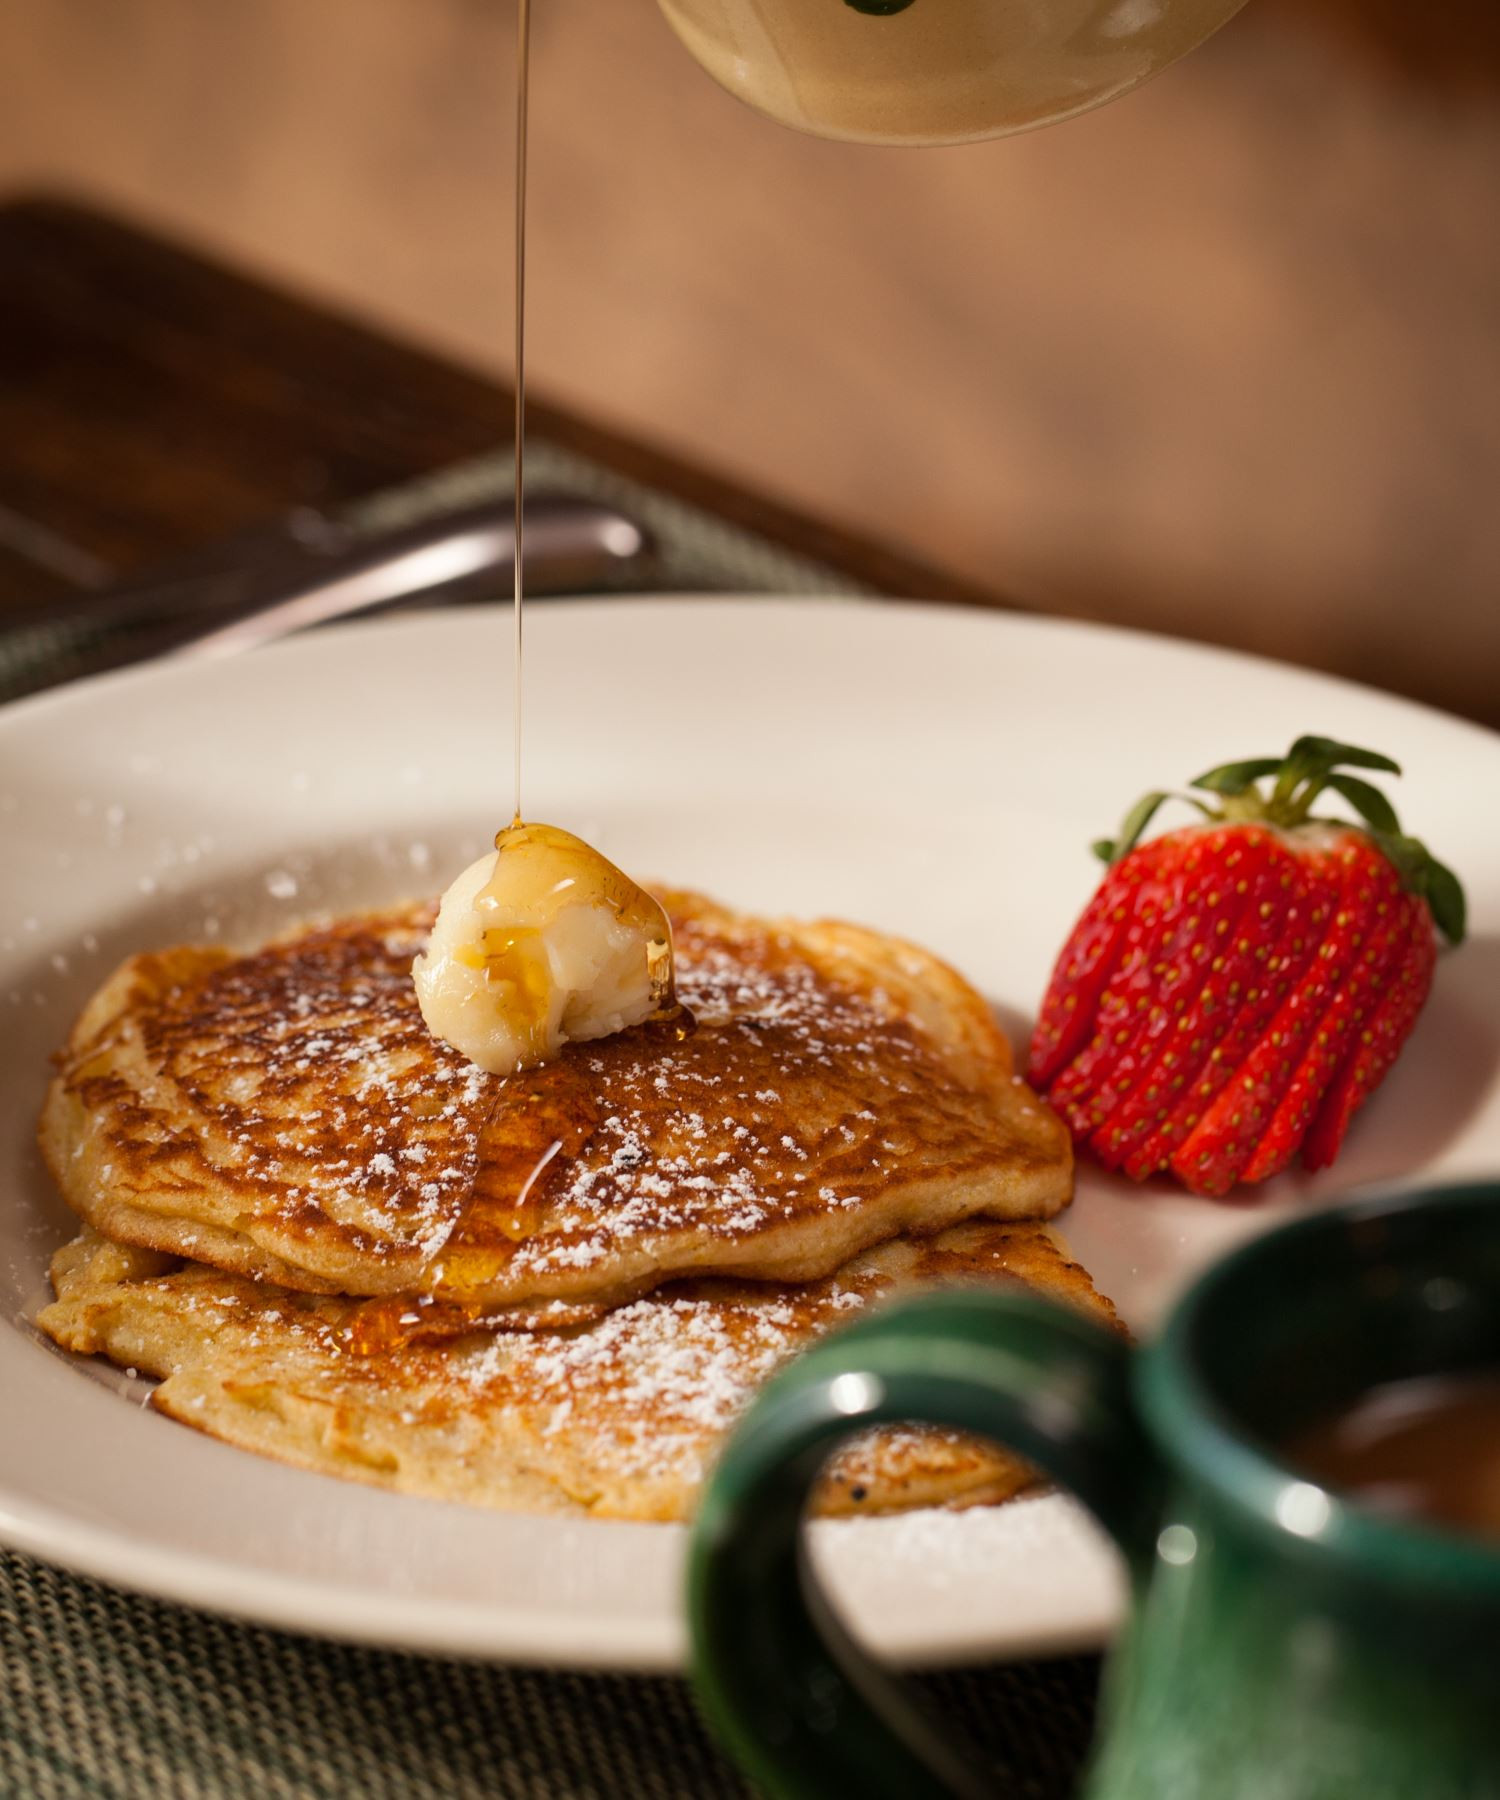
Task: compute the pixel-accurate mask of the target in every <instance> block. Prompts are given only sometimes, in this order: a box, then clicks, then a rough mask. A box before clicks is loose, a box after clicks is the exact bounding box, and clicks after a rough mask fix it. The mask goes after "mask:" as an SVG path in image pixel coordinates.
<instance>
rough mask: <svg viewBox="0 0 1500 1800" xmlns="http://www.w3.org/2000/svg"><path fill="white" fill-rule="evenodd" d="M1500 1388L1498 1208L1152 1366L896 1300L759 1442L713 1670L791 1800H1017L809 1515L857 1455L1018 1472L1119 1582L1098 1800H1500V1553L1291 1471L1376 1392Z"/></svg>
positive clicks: (1378, 1235) (789, 1398) (1256, 1272)
mask: <svg viewBox="0 0 1500 1800" xmlns="http://www.w3.org/2000/svg"><path fill="white" fill-rule="evenodd" d="M1481 1368H1490V1369H1497V1368H1500V1184H1495V1183H1491V1184H1487V1185H1483V1186H1467V1187H1450V1188H1444V1189H1440V1190H1436V1191H1432V1192H1428V1193H1425V1194H1411V1195H1406V1196H1397V1197H1386V1198H1375V1199H1371V1200H1368V1201H1365V1202H1363V1203H1360V1204H1356V1205H1353V1206H1350V1207H1347V1208H1342V1209H1340V1210H1338V1211H1336V1212H1327V1213H1320V1214H1316V1215H1314V1216H1312V1217H1309V1218H1305V1219H1302V1220H1299V1221H1298V1222H1297V1223H1295V1224H1293V1225H1289V1226H1286V1227H1284V1228H1282V1229H1280V1230H1277V1231H1274V1232H1271V1233H1269V1234H1267V1235H1266V1236H1264V1237H1262V1238H1260V1239H1258V1240H1256V1241H1255V1242H1253V1243H1251V1244H1250V1245H1248V1246H1247V1247H1245V1248H1243V1249H1241V1250H1239V1251H1237V1252H1236V1253H1235V1254H1234V1255H1232V1256H1230V1257H1229V1258H1227V1259H1226V1260H1225V1261H1223V1262H1221V1263H1220V1264H1218V1265H1217V1266H1216V1267H1214V1268H1213V1269H1211V1270H1210V1271H1209V1272H1208V1273H1207V1274H1206V1275H1204V1276H1203V1277H1202V1278H1201V1279H1200V1280H1199V1281H1198V1282H1197V1283H1196V1285H1195V1286H1194V1287H1193V1288H1192V1289H1191V1291H1190V1292H1189V1293H1188V1294H1187V1295H1186V1297H1185V1298H1184V1299H1183V1300H1182V1301H1181V1302H1180V1304H1179V1305H1178V1307H1177V1309H1176V1311H1175V1313H1174V1314H1173V1316H1172V1318H1171V1319H1170V1321H1169V1322H1168V1324H1167V1326H1166V1329H1165V1330H1164V1331H1163V1332H1162V1334H1161V1336H1160V1337H1159V1338H1157V1339H1156V1341H1155V1342H1153V1343H1150V1344H1148V1345H1146V1346H1144V1347H1142V1348H1132V1347H1131V1346H1129V1345H1128V1344H1126V1343H1124V1342H1123V1341H1121V1340H1120V1339H1119V1338H1117V1337H1115V1336H1113V1335H1111V1334H1109V1333H1107V1332H1105V1331H1103V1330H1102V1329H1100V1328H1099V1327H1098V1326H1096V1325H1094V1324H1092V1323H1090V1322H1089V1321H1088V1320H1086V1319H1084V1318H1082V1317H1080V1316H1077V1315H1074V1314H1071V1313H1068V1312H1065V1311H1062V1310H1060V1309H1058V1308H1056V1307H1053V1306H1050V1305H1047V1304H1044V1303H1041V1302H1038V1301H1035V1300H1031V1299H1028V1298H1025V1297H1020V1296H1018V1297H1014V1298H1012V1297H1007V1296H1006V1295H1003V1294H998V1293H983V1292H976V1291H960V1292H948V1293H938V1294H932V1295H930V1296H927V1297H925V1298H919V1299H916V1300H913V1301H911V1302H909V1303H906V1304H902V1305H893V1306H892V1307H890V1308H889V1309H888V1310H886V1311H884V1312H883V1313H878V1314H876V1315H875V1316H874V1317H872V1318H871V1319H869V1320H868V1321H866V1322H864V1323H861V1324H858V1325H855V1326H853V1327H851V1328H850V1329H849V1330H847V1331H845V1332H843V1333H841V1334H839V1335H837V1336H834V1337H831V1338H829V1339H827V1340H826V1341H825V1342H823V1343H822V1344H820V1345H818V1346H817V1347H815V1348H814V1349H812V1350H811V1351H809V1352H808V1353H807V1354H805V1355H804V1356H802V1357H800V1358H799V1359H798V1360H797V1362H796V1363H795V1364H793V1365H792V1366H791V1367H790V1368H789V1369H788V1370H787V1371H786V1372H785V1373H783V1374H782V1375H781V1376H779V1377H778V1378H777V1379H776V1380H775V1381H774V1382H773V1383H772V1384H771V1385H770V1386H769V1387H768V1388H767V1390H766V1392H765V1393H764V1394H763V1395H762V1397H761V1398H760V1399H759V1401H758V1402H757V1403H756V1405H755V1406H754V1407H753V1408H752V1409H751V1411H750V1412H749V1414H748V1415H747V1416H746V1418H745V1420H744V1423H743V1425H742V1426H741V1428H740V1429H739V1431H738V1432H737V1433H736V1435H735V1437H734V1438H733V1440H732V1441H731V1443H730V1444H729V1446H728V1448H727V1450H726V1452H725V1454H724V1456H723V1458H722V1460H721V1462H720V1464H719V1466H718V1469H717V1471H716V1473H715V1475H714V1478H713V1481H712V1482H711V1484H710V1486H709V1488H708V1491H707V1493H706V1495H705V1497H704V1503H703V1507H702V1510H701V1513H700V1516H699V1520H698V1524H697V1528H696V1530H695V1533H694V1537H693V1546H692V1555H691V1565H690V1573H689V1608H690V1614H691V1625H692V1633H693V1655H694V1674H695V1680H696V1683H697V1686H698V1690H699V1694H700V1696H701V1698H702V1701H703V1703H704V1705H705V1707H706V1709H707V1712H708V1715H709V1717H710V1719H711V1720H712V1721H713V1723H714V1724H715V1725H716V1726H717V1728H718V1729H719V1731H720V1732H721V1734H722V1735H723V1737H724V1738H725V1740H726V1741H727V1743H728V1744H729V1745H730V1747H731V1748H732V1749H733V1751H734V1752H735V1753H736V1755H737V1756H738V1757H739V1759H740V1761H741V1762H742V1763H743V1764H744V1766H745V1767H746V1769H747V1770H749V1771H750V1773H751V1774H752V1775H754V1776H755V1777H756V1778H757V1779H758V1780H759V1781H760V1783H761V1784H762V1785H763V1786H764V1788H765V1789H766V1790H767V1792H768V1793H770V1794H773V1795H776V1796H782V1797H786V1800H793V1797H794V1800H833V1797H834V1796H838V1797H842V1796H846V1795H859V1796H860V1797H861V1800H921V1797H924V1796H952V1795H965V1796H969V1795H979V1794H983V1793H988V1792H991V1791H992V1790H991V1789H990V1788H988V1787H987V1785H986V1784H985V1782H984V1781H983V1780H982V1778H981V1777H980V1775H979V1774H978V1773H977V1772H976V1768H975V1765H974V1762H973V1760H972V1759H971V1758H969V1757H966V1756H965V1754H964V1752H963V1750H962V1748H961V1747H960V1746H956V1745H955V1743H954V1739H953V1733H952V1732H951V1731H950V1730H947V1729H946V1728H944V1727H941V1726H940V1725H938V1724H937V1723H935V1722H931V1721H929V1720H927V1719H926V1718H924V1717H923V1716H922V1715H921V1714H920V1713H919V1711H918V1710H917V1708H916V1706H915V1704H914V1702H913V1700H912V1699H911V1698H910V1697H909V1696H908V1695H907V1694H906V1693H905V1691H904V1690H903V1688H902V1686H901V1684H900V1682H899V1681H897V1680H896V1679H895V1678H894V1677H892V1676H891V1675H889V1674H888V1673H886V1672H885V1671H883V1670H882V1669H880V1668H878V1667H877V1666H876V1665H874V1664H873V1663H871V1661H870V1660H869V1659H868V1657H867V1656H866V1655H865V1654H864V1653H863V1652H862V1651H861V1650H859V1649H858V1648H857V1647H856V1646H855V1645H854V1644H853V1642H852V1641H851V1640H850V1638H849V1637H848V1636H847V1634H846V1633H845V1632H844V1630H843V1629H842V1627H841V1626H840V1625H839V1623H838V1621H837V1620H836V1619H835V1618H834V1617H833V1615H832V1613H831V1612H830V1610H829V1608H828V1607H827V1605H826V1604H825V1602H824V1601H823V1599H822V1596H821V1595H820V1594H819V1592H818V1590H817V1587H816V1584H815V1581H814V1578H813V1576H812V1574H811V1572H810V1568H809V1564H808V1561H807V1559H806V1557H805V1556H804V1555H803V1552H802V1544H801V1519H802V1513H803V1510H804V1507H805V1504H806V1500H807V1496H808V1494H809V1492H810V1490H811V1488H812V1486H813V1483H814V1481H815V1480H816V1478H817V1475H818V1471H819V1469H820V1467H821V1465H822V1464H823V1462H824V1461H825V1460H826V1458H827V1456H828V1455H829V1453H830V1451H831V1450H832V1449H833V1448H834V1446H835V1445H836V1444H837V1443H838V1442H839V1441H840V1440H841V1439H842V1438H844V1437H846V1436H847V1435H848V1434H849V1433H850V1432H851V1431H857V1430H861V1429H863V1428H865V1427H867V1426H870V1425H875V1424H880V1423H883V1422H894V1421H898V1420H914V1419H921V1420H927V1421H930V1422H933V1423H936V1424H942V1425H948V1426H953V1427H957V1428H959V1429H961V1430H964V1431H973V1432H978V1433H981V1434H984V1435H986V1436H989V1437H993V1438H998V1439H1001V1440H1003V1441H1004V1442H1005V1443H1007V1444H1010V1445H1012V1446H1014V1447H1015V1448H1016V1449H1018V1450H1020V1451H1021V1452H1022V1453H1023V1454H1025V1455H1026V1456H1027V1457H1029V1458H1030V1459H1031V1460H1032V1461H1034V1462H1035V1463H1037V1464H1038V1465H1039V1466H1041V1467H1042V1468H1043V1469H1045V1470H1046V1471H1047V1472H1048V1473H1050V1474H1051V1475H1052V1476H1054V1477H1055V1478H1056V1479H1057V1480H1058V1481H1059V1482H1061V1483H1062V1484H1063V1485H1064V1486H1066V1487H1068V1488H1071V1489H1072V1491H1073V1492H1074V1493H1075V1494H1076V1495H1078V1497H1079V1498H1080V1499H1081V1500H1082V1501H1084V1503H1085V1504H1086V1505H1087V1506H1088V1507H1089V1509H1090V1510H1091V1511H1092V1512H1093V1513H1094V1514H1095V1515H1096V1517H1097V1518H1098V1519H1099V1520H1100V1521H1101V1522H1102V1523H1103V1525H1104V1526H1105V1527H1106V1528H1107V1530H1108V1531H1109V1532H1110V1534H1111V1535H1112V1536H1113V1538H1114V1540H1115V1542H1116V1543H1117V1544H1118V1545H1119V1547H1120V1549H1121V1550H1122V1551H1123V1553H1124V1556H1125V1561H1126V1564H1127V1566H1128V1569H1129V1573H1130V1578H1131V1594H1132V1597H1131V1605H1130V1615H1129V1620H1128V1623H1127V1625H1126V1626H1125V1628H1124V1631H1123V1633H1122V1635H1121V1638H1120V1641H1119V1642H1118V1644H1117V1645H1116V1647H1115V1650H1114V1652H1113V1655H1112V1657H1111V1659H1110V1663H1109V1666H1108V1669H1107V1672H1106V1681H1105V1692H1104V1704H1103V1712H1102V1723H1101V1727H1100V1740H1099V1743H1098V1744H1097V1746H1096V1749H1095V1753H1094V1758H1093V1763H1092V1767H1091V1770H1090V1773H1089V1775H1088V1778H1087V1779H1086V1781H1085V1783H1084V1791H1085V1793H1086V1794H1088V1795H1089V1796H1090V1797H1091V1800H1179V1797H1180V1800H1252V1797H1253V1800H1314V1797H1316V1800H1346V1797H1348V1800H1458V1797H1459V1796H1463V1800H1477V1797H1478V1796H1500V1547H1497V1546H1495V1545H1494V1544H1490V1543H1486V1542H1484V1541H1482V1540H1480V1539H1477V1538H1463V1537H1458V1536H1450V1535H1446V1534H1444V1533H1442V1532H1439V1531H1436V1530H1430V1529H1426V1528H1423V1527H1418V1526H1415V1525H1410V1524H1405V1523H1399V1522H1395V1521H1392V1520H1389V1519H1386V1518H1382V1517H1379V1516H1377V1515H1376V1514H1374V1513H1372V1512H1368V1511H1361V1510H1358V1509H1356V1508H1354V1507H1351V1506H1350V1505H1349V1504H1347V1503H1346V1502H1343V1501H1341V1500H1339V1499H1338V1498H1337V1497H1336V1496H1335V1495H1333V1494H1331V1493H1329V1492H1327V1491H1325V1490H1324V1489H1323V1488H1321V1487H1319V1486H1317V1485H1315V1484H1314V1483H1312V1482H1309V1481H1308V1480H1306V1479H1305V1478H1303V1477H1301V1476H1299V1475H1298V1474H1297V1473H1295V1472H1294V1471H1293V1470H1291V1469H1289V1468H1287V1467H1286V1466H1285V1465H1284V1464H1283V1463H1281V1462H1280V1461H1278V1459H1277V1455H1276V1453H1275V1451H1274V1449H1273V1448H1271V1445H1272V1444H1273V1443H1275V1442H1276V1441H1278V1440H1284V1439H1285V1438H1286V1437H1287V1436H1288V1435H1289V1434H1291V1433H1293V1432H1295V1431H1296V1430H1297V1429H1298V1428H1299V1427H1300V1426H1302V1425H1304V1424H1307V1423H1310V1422H1311V1421H1312V1420H1313V1419H1315V1418H1317V1417H1319V1416H1325V1415H1327V1414H1328V1413H1330V1412H1332V1411H1334V1410H1336V1409H1338V1408H1340V1407H1342V1406H1344V1405H1346V1404H1348V1403H1349V1402H1350V1401H1352V1400H1353V1399H1354V1398H1355V1397H1356V1396H1357V1395H1358V1394H1360V1393H1361V1392H1363V1391H1364V1390H1365V1389H1367V1388H1369V1387H1371V1386H1373V1385H1375V1384H1376V1383H1378V1382H1383V1381H1391V1380H1399V1379H1402V1378H1406V1377H1411V1376H1419V1375H1434V1374H1441V1373H1448V1372H1457V1371H1462V1370H1473V1369H1481Z"/></svg>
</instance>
